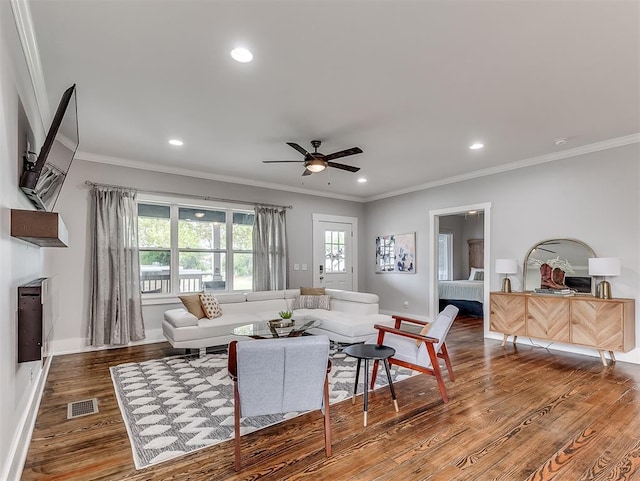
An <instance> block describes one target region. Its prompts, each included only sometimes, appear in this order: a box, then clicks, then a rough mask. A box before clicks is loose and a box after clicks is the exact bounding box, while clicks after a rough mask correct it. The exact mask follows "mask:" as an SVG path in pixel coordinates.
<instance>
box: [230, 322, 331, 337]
mask: <svg viewBox="0 0 640 481" xmlns="http://www.w3.org/2000/svg"><path fill="white" fill-rule="evenodd" d="M320 324H321V321H318V320H315V319H308V318H304V317H302V318H300V317H299V318H296V319H274V320H273V321H260V322H252V323H251V324H245V325H244V326H238V327H236V328H235V329H234V330H233V331H232V332H233V334H234V335H236V336H247V337H252V338H253V339H269V338H276V337H297V336H301V335H303V334H304V333H305V332H306V331H307V330H309V329H311V328H314V327H319V326H320Z"/></svg>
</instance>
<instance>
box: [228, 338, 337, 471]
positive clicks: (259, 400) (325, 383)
mask: <svg viewBox="0 0 640 481" xmlns="http://www.w3.org/2000/svg"><path fill="white" fill-rule="evenodd" d="M228 370H229V376H230V377H231V379H232V380H233V396H234V435H235V439H234V443H235V446H234V450H235V469H236V471H240V468H241V462H240V418H241V416H242V417H251V416H262V415H266V414H279V413H287V412H293V411H313V410H316V409H320V410H322V411H323V412H324V431H325V433H324V443H325V452H326V455H327V457H328V456H331V419H330V417H329V372H330V371H331V360H330V359H329V338H328V337H327V336H304V337H288V338H278V339H261V340H252V341H240V342H238V341H232V342H231V343H230V344H229V362H228Z"/></svg>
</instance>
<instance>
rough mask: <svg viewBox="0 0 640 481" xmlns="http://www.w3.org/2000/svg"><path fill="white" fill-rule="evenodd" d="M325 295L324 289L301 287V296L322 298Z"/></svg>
mask: <svg viewBox="0 0 640 481" xmlns="http://www.w3.org/2000/svg"><path fill="white" fill-rule="evenodd" d="M325 294H326V292H325V290H324V287H301V288H300V295H301V296H324V295H325Z"/></svg>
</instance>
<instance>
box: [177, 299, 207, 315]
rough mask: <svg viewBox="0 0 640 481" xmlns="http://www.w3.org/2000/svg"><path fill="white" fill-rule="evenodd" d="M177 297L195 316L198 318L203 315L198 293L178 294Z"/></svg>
mask: <svg viewBox="0 0 640 481" xmlns="http://www.w3.org/2000/svg"><path fill="white" fill-rule="evenodd" d="M178 298H179V299H180V300H181V301H182V304H183V305H184V307H185V308H186V309H187V311H189V312H190V313H191V314H193V315H194V316H196V318H198V319H200V318H202V317H204V316H205V314H204V311H203V310H202V304H201V303H200V296H199V295H198V294H189V295H185V296H178Z"/></svg>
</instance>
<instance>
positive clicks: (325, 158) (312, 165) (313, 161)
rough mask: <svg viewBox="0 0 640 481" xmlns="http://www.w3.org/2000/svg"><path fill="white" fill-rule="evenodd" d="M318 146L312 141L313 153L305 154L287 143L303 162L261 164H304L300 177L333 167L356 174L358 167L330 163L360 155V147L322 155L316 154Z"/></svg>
mask: <svg viewBox="0 0 640 481" xmlns="http://www.w3.org/2000/svg"><path fill="white" fill-rule="evenodd" d="M320 144H321V142H320V141H319V140H312V141H311V146H312V147H313V148H314V151H313V152H307V151H306V149H305V148H304V147H301V146H300V145H298V144H296V143H295V142H287V145H289V146H291V147H293V148H294V149H296V150H297V151H298V152H300V153H301V154H302V155H304V160H263V161H262V162H264V163H265V164H273V163H281V162H304V167H305V169H304V172H303V173H302V175H311V174H313V173H314V172H322V171H323V170H324V169H326V168H327V167H335V168H336V169H342V170H348V171H349V172H358V171H359V170H360V167H354V166H352V165H346V164H339V163H337V162H332V161H333V160H334V159H339V158H341V157H346V156H348V155H355V154H361V153H362V149H361V148H360V147H351V148H350V149H346V150H341V151H339V152H334V153H333V154H329V155H324V154H321V153H320V152H318V147H320Z"/></svg>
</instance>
